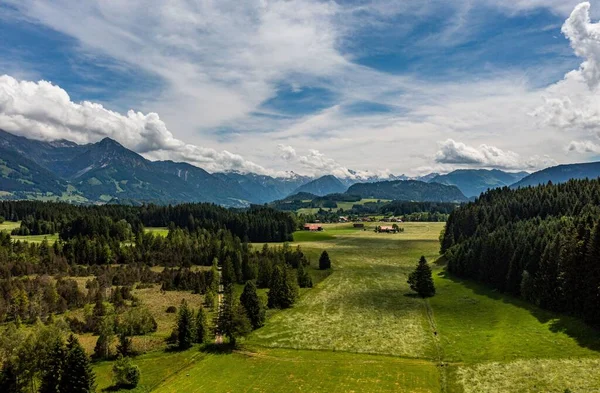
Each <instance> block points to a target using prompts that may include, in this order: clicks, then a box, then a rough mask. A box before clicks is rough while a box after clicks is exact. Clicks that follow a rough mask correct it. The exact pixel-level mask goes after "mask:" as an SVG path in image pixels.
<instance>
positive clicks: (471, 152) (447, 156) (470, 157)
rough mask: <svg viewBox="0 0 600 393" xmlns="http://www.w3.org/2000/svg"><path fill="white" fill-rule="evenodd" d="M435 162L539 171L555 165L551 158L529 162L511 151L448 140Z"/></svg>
mask: <svg viewBox="0 0 600 393" xmlns="http://www.w3.org/2000/svg"><path fill="white" fill-rule="evenodd" d="M435 161H436V162H437V163H440V164H455V165H467V166H479V167H486V168H501V169H523V168H532V169H538V168H540V167H545V166H548V165H552V164H555V161H553V160H551V159H550V158H549V157H540V156H534V157H531V158H529V159H528V160H523V159H521V157H520V156H519V155H518V154H517V153H515V152H513V151H510V150H507V151H504V150H502V149H499V148H497V147H495V146H489V145H486V144H482V145H480V146H479V147H472V146H467V145H466V144H464V143H461V142H456V141H454V140H452V139H448V140H446V141H444V142H440V143H439V150H438V151H437V153H436V154H435Z"/></svg>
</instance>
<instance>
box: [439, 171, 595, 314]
mask: <svg viewBox="0 0 600 393" xmlns="http://www.w3.org/2000/svg"><path fill="white" fill-rule="evenodd" d="M441 243H442V244H441V248H442V252H444V253H445V256H446V258H447V260H448V270H449V271H450V272H451V273H453V274H456V275H459V276H461V277H467V278H471V279H475V280H478V281H481V282H484V283H486V284H488V285H490V286H493V287H494V288H496V289H498V290H500V291H503V292H508V293H511V294H513V295H516V296H520V297H522V298H524V299H526V300H527V301H530V302H532V303H534V304H536V305H539V306H541V307H543V308H546V309H549V310H553V311H561V312H566V313H570V314H573V315H577V316H580V317H583V318H584V319H585V320H587V321H588V322H590V323H592V324H595V325H598V324H600V181H599V180H570V181H568V182H566V183H564V184H559V185H552V184H548V185H543V186H538V187H528V188H522V189H518V190H511V189H508V188H503V189H496V190H491V191H488V192H487V193H484V194H482V196H481V197H480V198H479V199H478V200H477V201H476V202H473V203H469V204H467V205H465V206H463V207H461V208H459V209H457V210H455V211H454V212H452V213H451V214H450V218H449V220H448V223H447V225H446V230H445V233H444V234H443V235H442V238H441Z"/></svg>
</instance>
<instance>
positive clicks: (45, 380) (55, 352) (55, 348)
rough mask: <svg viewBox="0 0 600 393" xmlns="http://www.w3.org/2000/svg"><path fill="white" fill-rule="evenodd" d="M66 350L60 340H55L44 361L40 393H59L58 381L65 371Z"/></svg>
mask: <svg viewBox="0 0 600 393" xmlns="http://www.w3.org/2000/svg"><path fill="white" fill-rule="evenodd" d="M65 358H66V349H65V345H64V343H63V340H62V339H56V341H55V342H54V344H53V345H52V348H51V349H50V352H49V353H48V354H47V356H46V358H45V359H44V364H43V366H42V377H41V385H40V393H60V392H61V391H60V381H61V378H62V375H63V373H64V371H65V360H66V359H65Z"/></svg>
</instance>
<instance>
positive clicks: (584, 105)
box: [531, 2, 600, 154]
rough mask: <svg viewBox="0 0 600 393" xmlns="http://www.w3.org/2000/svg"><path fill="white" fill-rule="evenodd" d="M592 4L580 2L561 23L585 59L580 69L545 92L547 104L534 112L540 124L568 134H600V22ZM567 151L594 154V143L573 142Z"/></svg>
mask: <svg viewBox="0 0 600 393" xmlns="http://www.w3.org/2000/svg"><path fill="white" fill-rule="evenodd" d="M590 7H591V6H590V3H589V2H583V3H581V4H579V5H577V6H576V7H575V8H574V9H573V12H572V13H571V15H570V16H569V18H568V19H567V20H566V21H565V23H564V24H563V26H562V32H563V34H564V35H565V36H566V37H567V38H568V39H569V41H570V44H571V47H572V48H573V51H574V53H575V54H576V55H577V56H579V57H581V58H583V59H584V61H583V62H582V63H581V65H580V67H579V69H576V70H572V71H570V72H568V73H567V74H566V75H565V77H564V79H563V80H562V81H560V82H558V83H556V84H554V85H551V86H549V87H548V88H547V89H546V91H545V94H544V95H545V97H544V105H542V106H540V107H538V108H537V109H536V110H534V111H532V112H531V114H532V115H533V116H535V117H537V118H538V119H539V120H540V121H541V124H543V125H549V126H551V127H553V128H555V129H558V130H562V131H563V132H564V131H568V132H569V134H571V135H572V136H571V137H573V136H575V135H574V134H580V133H587V134H588V136H589V134H592V135H595V136H599V135H600V95H599V94H598V93H599V89H598V87H599V85H600V23H593V22H592V21H591V17H590ZM566 151H568V152H575V153H581V154H586V153H593V152H595V151H596V145H595V144H594V143H593V142H586V141H584V142H581V141H573V142H570V143H569V144H568V145H567V146H566Z"/></svg>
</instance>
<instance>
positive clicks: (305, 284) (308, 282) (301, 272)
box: [296, 262, 313, 288]
mask: <svg viewBox="0 0 600 393" xmlns="http://www.w3.org/2000/svg"><path fill="white" fill-rule="evenodd" d="M296 274H297V275H298V286H300V288H312V286H313V282H312V278H311V277H310V274H309V273H308V272H307V271H306V268H305V267H304V264H303V263H302V262H300V263H299V264H298V270H297V271H296Z"/></svg>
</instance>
